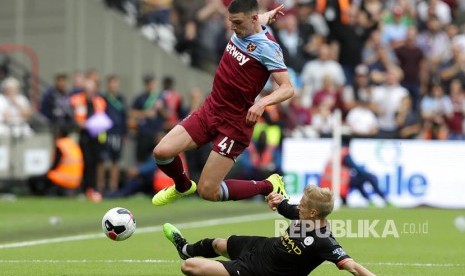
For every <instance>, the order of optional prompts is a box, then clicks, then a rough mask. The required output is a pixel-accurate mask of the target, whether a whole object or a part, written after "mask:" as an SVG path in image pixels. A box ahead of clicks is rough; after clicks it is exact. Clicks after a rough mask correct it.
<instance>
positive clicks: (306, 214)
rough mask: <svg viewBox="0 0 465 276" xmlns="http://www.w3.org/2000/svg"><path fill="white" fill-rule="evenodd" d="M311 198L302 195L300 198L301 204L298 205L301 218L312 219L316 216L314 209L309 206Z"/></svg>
mask: <svg viewBox="0 0 465 276" xmlns="http://www.w3.org/2000/svg"><path fill="white" fill-rule="evenodd" d="M308 201H309V199H308V198H306V197H302V199H301V200H300V204H299V206H298V207H297V209H299V217H300V219H312V218H313V217H314V210H315V209H311V208H309V202H308Z"/></svg>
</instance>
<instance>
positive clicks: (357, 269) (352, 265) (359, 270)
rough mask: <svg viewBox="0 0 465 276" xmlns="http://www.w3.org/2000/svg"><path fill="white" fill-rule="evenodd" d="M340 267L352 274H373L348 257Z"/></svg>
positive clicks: (369, 275)
mask: <svg viewBox="0 0 465 276" xmlns="http://www.w3.org/2000/svg"><path fill="white" fill-rule="evenodd" d="M341 269H344V270H347V271H349V272H350V273H352V275H361V276H371V275H375V274H373V273H372V272H371V271H369V270H368V269H366V268H365V267H363V266H362V265H361V264H359V263H357V262H356V261H354V260H352V259H350V260H348V261H347V262H345V263H344V264H343V265H342V266H341Z"/></svg>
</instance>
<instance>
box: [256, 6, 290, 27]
mask: <svg viewBox="0 0 465 276" xmlns="http://www.w3.org/2000/svg"><path fill="white" fill-rule="evenodd" d="M283 9H284V5H283V4H281V5H279V6H278V7H277V8H275V9H273V10H271V11H268V12H265V13H262V14H259V15H258V22H259V23H260V25H270V24H271V23H273V22H275V21H276V19H277V18H278V16H279V15H284V12H282V10H283Z"/></svg>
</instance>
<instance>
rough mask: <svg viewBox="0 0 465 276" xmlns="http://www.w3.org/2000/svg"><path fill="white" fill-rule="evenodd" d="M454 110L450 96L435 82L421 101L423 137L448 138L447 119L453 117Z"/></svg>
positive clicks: (432, 138) (431, 138) (430, 138)
mask: <svg viewBox="0 0 465 276" xmlns="http://www.w3.org/2000/svg"><path fill="white" fill-rule="evenodd" d="M453 112H454V110H453V106H452V102H451V100H450V98H449V97H448V96H447V95H445V94H444V89H443V88H442V86H441V85H440V84H439V83H434V84H433V85H432V86H431V89H430V93H428V95H427V96H425V97H424V98H423V99H422V101H421V117H422V119H423V138H424V139H428V140H446V139H447V136H448V132H449V129H448V127H447V120H449V119H450V118H452V116H453Z"/></svg>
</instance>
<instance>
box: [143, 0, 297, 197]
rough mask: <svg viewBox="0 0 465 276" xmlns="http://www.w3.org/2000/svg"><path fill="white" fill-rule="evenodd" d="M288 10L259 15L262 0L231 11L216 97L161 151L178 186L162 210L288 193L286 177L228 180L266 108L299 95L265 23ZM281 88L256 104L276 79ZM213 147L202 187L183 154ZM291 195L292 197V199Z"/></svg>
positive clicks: (240, 3)
mask: <svg viewBox="0 0 465 276" xmlns="http://www.w3.org/2000/svg"><path fill="white" fill-rule="evenodd" d="M282 9H283V6H282V5H281V6H279V7H278V8H276V9H274V10H271V11H269V12H266V13H264V14H258V3H257V1H256V0H234V1H233V2H231V4H230V5H229V7H228V11H229V21H230V22H231V28H232V30H233V31H234V34H233V36H232V37H231V40H230V41H229V43H228V44H227V46H226V49H225V51H224V54H223V57H222V59H221V61H220V64H219V66H218V69H217V71H216V74H215V77H214V81H213V88H212V92H211V94H210V95H209V96H208V97H207V98H206V100H205V102H204V104H203V105H202V106H201V107H200V108H199V109H198V110H197V111H195V112H193V113H192V114H191V115H190V116H189V117H188V118H186V119H185V120H184V121H182V122H181V123H180V124H179V125H177V126H175V127H174V128H173V129H172V130H171V131H170V132H169V133H168V134H167V135H166V136H165V137H164V138H163V139H162V140H161V141H160V143H159V144H158V145H157V146H156V147H155V149H154V150H153V155H154V157H155V160H156V163H157V165H158V167H159V168H160V170H162V171H163V172H164V173H165V174H166V175H168V176H169V177H171V178H172V179H173V181H174V185H173V186H171V187H168V188H166V189H164V190H162V191H160V192H158V193H157V194H156V195H155V196H154V197H153V199H152V203H153V204H154V205H156V206H160V205H165V204H168V203H170V202H172V201H174V200H176V199H178V198H181V197H183V196H186V195H190V194H192V193H194V192H195V191H196V190H197V192H198V194H199V195H200V197H202V198H204V199H206V200H210V201H226V200H241V199H245V198H250V197H252V196H255V195H259V194H260V195H265V196H266V195H268V194H270V193H271V192H272V191H274V192H278V193H281V194H283V195H286V194H285V191H284V183H283V182H282V180H281V176H279V175H277V174H273V175H271V176H270V177H268V178H267V179H265V180H260V181H254V180H232V179H230V180H224V178H225V176H226V174H227V173H228V172H229V171H230V169H231V168H232V166H233V164H234V160H235V159H236V157H237V156H238V155H239V154H240V153H241V152H243V151H244V149H245V148H246V147H247V146H248V145H249V143H250V139H251V136H252V132H253V128H254V125H255V123H256V122H257V120H258V119H259V117H260V116H261V115H262V114H263V111H264V109H265V107H266V106H268V105H273V104H278V103H280V102H283V101H285V100H287V99H289V98H291V97H292V96H293V94H294V88H293V87H292V85H291V81H290V79H289V75H288V72H287V67H286V65H285V64H284V60H283V55H282V50H281V48H280V47H279V45H278V44H277V43H276V41H275V39H274V38H273V36H272V35H271V34H270V33H269V32H268V31H267V29H266V27H265V26H263V24H269V23H272V22H274V20H275V19H276V18H277V16H278V15H281V14H283V13H282V12H281V10H282ZM270 75H271V77H272V78H273V80H274V81H275V82H276V83H277V85H278V88H277V89H276V90H275V91H273V92H272V93H271V94H269V95H267V96H265V97H262V98H260V99H259V100H257V101H255V98H256V97H257V95H258V94H259V93H260V92H261V91H262V89H263V87H264V85H265V83H266V81H267V80H268V78H269V77H270ZM209 142H212V143H213V149H212V151H211V153H210V155H209V157H208V159H207V162H206V164H205V166H204V168H203V171H202V173H201V176H200V179H199V182H198V187H197V185H196V183H195V182H194V181H191V180H190V179H189V178H188V177H187V176H186V174H185V172H184V170H183V165H182V161H181V159H180V157H179V153H180V152H182V151H185V150H188V149H193V148H198V147H200V146H202V145H204V144H207V143H209ZM286 196H287V195H286Z"/></svg>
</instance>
